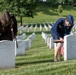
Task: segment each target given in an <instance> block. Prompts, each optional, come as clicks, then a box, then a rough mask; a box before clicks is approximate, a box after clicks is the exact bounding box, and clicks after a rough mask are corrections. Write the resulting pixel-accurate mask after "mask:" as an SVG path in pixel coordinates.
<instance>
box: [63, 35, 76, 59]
mask: <svg viewBox="0 0 76 75" xmlns="http://www.w3.org/2000/svg"><path fill="white" fill-rule="evenodd" d="M70 59H76V35H67V36H65V37H64V60H70Z"/></svg>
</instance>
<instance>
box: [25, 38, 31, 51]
mask: <svg viewBox="0 0 76 75" xmlns="http://www.w3.org/2000/svg"><path fill="white" fill-rule="evenodd" d="M30 48H31V39H26V40H25V50H28V49H30Z"/></svg>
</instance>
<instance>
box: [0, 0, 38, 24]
mask: <svg viewBox="0 0 76 75" xmlns="http://www.w3.org/2000/svg"><path fill="white" fill-rule="evenodd" d="M0 4H1V5H0V8H1V10H4V9H6V10H8V11H10V12H13V13H14V14H15V15H17V16H19V17H20V22H21V25H22V18H23V17H32V18H33V11H34V10H35V9H36V7H37V2H36V0H1V1H0Z"/></svg>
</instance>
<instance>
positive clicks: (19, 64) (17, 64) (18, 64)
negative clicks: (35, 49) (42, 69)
mask: <svg viewBox="0 0 76 75" xmlns="http://www.w3.org/2000/svg"><path fill="white" fill-rule="evenodd" d="M48 62H54V60H53V59H48V60H40V61H29V62H20V63H16V67H18V66H23V65H30V64H31V65H32V64H40V63H48Z"/></svg>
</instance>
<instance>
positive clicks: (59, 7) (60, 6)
mask: <svg viewBox="0 0 76 75" xmlns="http://www.w3.org/2000/svg"><path fill="white" fill-rule="evenodd" d="M62 12H63V7H62V5H59V6H58V13H59V14H61V13H62Z"/></svg>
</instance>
